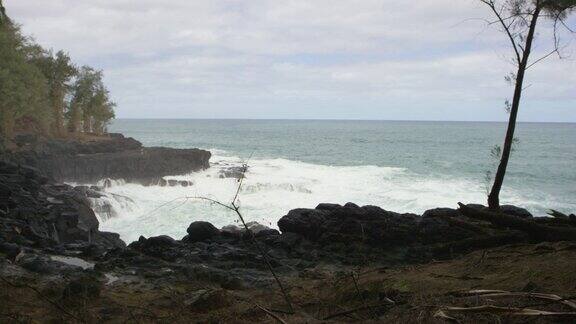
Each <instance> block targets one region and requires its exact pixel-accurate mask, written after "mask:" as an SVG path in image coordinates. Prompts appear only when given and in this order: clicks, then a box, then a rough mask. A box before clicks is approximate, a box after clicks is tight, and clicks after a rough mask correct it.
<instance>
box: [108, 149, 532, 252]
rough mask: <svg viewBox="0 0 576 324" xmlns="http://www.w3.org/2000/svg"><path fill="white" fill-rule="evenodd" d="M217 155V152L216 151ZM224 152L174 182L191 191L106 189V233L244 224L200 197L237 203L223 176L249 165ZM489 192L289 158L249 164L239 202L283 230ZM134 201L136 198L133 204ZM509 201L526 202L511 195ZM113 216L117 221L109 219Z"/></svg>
mask: <svg viewBox="0 0 576 324" xmlns="http://www.w3.org/2000/svg"><path fill="white" fill-rule="evenodd" d="M213 153H214V152H213ZM223 154H225V152H222V151H219V152H218V154H215V155H214V156H213V158H212V163H213V166H212V168H210V169H208V170H206V171H202V172H197V173H192V174H188V175H181V176H172V177H166V179H177V180H190V181H192V182H193V183H194V185H193V186H190V187H181V186H175V187H161V186H149V187H145V186H141V185H137V184H130V183H122V182H116V183H114V185H113V186H112V187H110V188H106V189H105V190H106V192H107V193H109V195H108V196H107V197H106V198H105V200H106V204H108V205H110V206H111V207H112V212H111V213H110V215H108V216H107V217H105V215H100V219H101V229H102V230H107V231H113V232H117V233H120V235H121V237H122V239H124V240H126V241H128V242H130V241H133V240H136V239H138V237H139V236H140V235H144V236H154V235H161V234H165V235H170V236H173V237H175V238H181V237H183V236H184V235H185V234H186V228H187V226H188V225H189V224H190V223H191V222H192V221H196V220H205V221H209V222H211V223H213V224H214V225H216V226H218V227H221V226H225V225H229V224H233V223H235V222H237V220H236V217H235V215H234V214H233V213H232V212H230V211H229V210H226V209H224V208H222V207H221V206H217V205H215V204H213V203H210V202H207V201H205V200H201V199H199V198H198V197H207V198H210V199H216V200H219V201H221V202H223V203H229V202H230V201H231V199H232V197H234V194H235V191H236V188H237V184H238V182H237V180H236V179H232V178H225V179H222V178H220V177H219V171H220V170H221V169H222V168H223V167H226V166H230V165H241V164H242V161H241V160H240V159H239V158H237V157H233V156H226V155H223ZM485 196H486V194H485V187H484V184H483V183H482V182H481V181H478V182H475V181H470V180H466V179H457V178H449V177H441V176H436V177H434V176H427V177H424V176H421V175H417V174H413V173H411V172H410V171H408V170H405V169H402V168H389V167H377V166H326V165H317V164H310V163H304V162H298V161H291V160H286V159H253V160H251V161H250V162H249V170H248V172H247V173H246V179H245V181H244V184H243V187H242V190H241V192H240V196H239V202H240V205H241V210H242V212H243V214H244V216H245V218H246V219H247V220H248V221H257V222H260V223H261V224H265V225H267V226H271V227H276V222H277V221H278V219H280V218H281V217H282V216H283V215H285V214H286V213H287V212H288V211H289V210H290V209H293V208H313V207H315V206H316V205H317V204H318V203H321V202H332V203H340V204H343V203H346V202H349V201H351V202H354V203H356V204H359V205H367V204H370V205H377V206H381V207H383V208H385V209H388V210H392V211H397V212H413V213H421V212H423V211H425V210H427V209H430V208H435V207H440V206H445V207H455V206H456V203H457V202H458V201H465V202H478V203H483V202H484V200H485ZM125 197H129V198H130V199H132V200H133V202H131V201H130V200H128V199H126V198H125ZM505 198H506V200H507V201H510V202H517V201H522V202H523V203H526V201H525V199H523V198H522V197H521V196H520V195H517V194H515V193H507V194H506V197H505ZM109 216H111V217H109Z"/></svg>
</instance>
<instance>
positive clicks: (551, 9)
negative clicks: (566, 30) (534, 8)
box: [540, 0, 576, 18]
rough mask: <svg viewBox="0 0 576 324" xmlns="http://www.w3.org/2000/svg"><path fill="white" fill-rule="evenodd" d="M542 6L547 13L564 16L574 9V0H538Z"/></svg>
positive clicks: (575, 5)
mask: <svg viewBox="0 0 576 324" xmlns="http://www.w3.org/2000/svg"><path fill="white" fill-rule="evenodd" d="M540 2H541V5H542V8H544V11H546V12H547V13H549V14H551V15H553V16H555V17H559V18H565V17H566V16H567V15H568V14H570V13H571V12H573V11H574V10H575V9H576V0H540Z"/></svg>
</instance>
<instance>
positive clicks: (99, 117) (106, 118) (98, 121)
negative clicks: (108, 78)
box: [91, 84, 116, 135]
mask: <svg viewBox="0 0 576 324" xmlns="http://www.w3.org/2000/svg"><path fill="white" fill-rule="evenodd" d="M91 106H92V116H91V130H92V131H93V132H95V133H96V134H99V135H100V134H103V133H105V132H106V126H108V123H109V122H110V120H112V119H114V117H115V114H114V108H115V107H116V104H115V103H114V102H112V101H111V100H110V94H109V92H108V90H106V88H105V87H104V85H103V84H101V87H99V89H97V90H96V93H95V94H94V97H93V98H92V105H91Z"/></svg>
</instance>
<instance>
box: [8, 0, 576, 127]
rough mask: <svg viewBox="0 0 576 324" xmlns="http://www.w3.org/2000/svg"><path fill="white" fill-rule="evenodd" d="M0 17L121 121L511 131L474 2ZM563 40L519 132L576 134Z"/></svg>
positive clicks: (529, 94)
mask: <svg viewBox="0 0 576 324" xmlns="http://www.w3.org/2000/svg"><path fill="white" fill-rule="evenodd" d="M4 5H5V6H6V8H7V12H8V14H9V15H10V16H11V17H12V18H13V19H15V20H17V21H18V22H19V23H21V24H23V27H24V28H23V29H24V31H25V33H27V34H31V35H33V36H34V37H35V38H36V40H37V41H38V42H39V43H41V44H42V45H44V46H45V47H52V48H55V49H66V50H67V51H68V52H69V53H70V55H71V56H72V57H73V59H74V60H75V61H76V62H78V63H79V64H88V65H91V66H94V67H96V68H99V69H103V70H104V72H105V76H106V83H107V84H108V86H109V88H110V90H111V91H112V94H113V98H114V100H115V101H116V102H117V103H118V108H117V115H118V117H121V118H313V119H314V118H325V119H400V120H505V119H506V118H507V115H506V113H505V110H504V101H505V100H506V99H507V98H508V97H509V96H510V94H511V91H512V88H511V87H509V86H508V85H507V84H506V82H505V81H504V75H506V74H507V73H509V72H510V71H512V70H513V68H514V67H513V65H512V64H511V63H510V61H509V59H508V58H509V57H510V55H509V54H510V51H509V48H508V44H507V43H506V39H505V38H503V35H501V34H499V33H498V31H497V30H496V29H493V28H487V27H486V26H485V24H484V23H482V22H481V21H480V20H474V19H468V18H484V17H489V12H488V11H487V9H486V8H484V7H483V6H481V5H479V4H478V1H477V0H433V1H432V0H413V1H393V0H282V1H278V0H249V1H247V0H162V1H158V0H50V1H46V0H4ZM570 23H571V24H572V25H576V24H574V21H571V22H570ZM542 27H543V28H542V32H541V35H540V36H541V37H540V40H544V39H545V38H546V37H545V36H546V33H547V29H546V28H547V26H546V25H545V24H543V25H542ZM564 40H565V41H566V42H569V41H571V43H572V44H571V46H570V47H569V48H568V49H566V50H565V54H567V55H572V58H569V59H565V60H557V59H551V60H548V61H546V62H545V63H542V64H539V65H538V66H535V67H534V68H532V69H531V70H530V73H529V74H528V81H527V82H528V84H529V85H531V86H530V87H529V88H528V89H527V90H526V95H525V97H524V98H525V101H524V105H523V106H522V111H521V114H520V118H521V120H524V121H571V122H576V38H574V36H571V37H566V38H564ZM546 45H548V44H547V43H546V42H544V41H541V42H539V43H538V44H537V48H536V52H537V53H536V55H538V54H542V53H544V52H546V50H547V47H546Z"/></svg>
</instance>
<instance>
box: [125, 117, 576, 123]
mask: <svg viewBox="0 0 576 324" xmlns="http://www.w3.org/2000/svg"><path fill="white" fill-rule="evenodd" d="M114 120H246V121H366V122H369V121H382V122H452V123H502V124H506V123H508V121H502V120H440V119H344V118H165V117H142V118H134V117H122V118H115V119H114ZM517 123H518V124H576V121H517Z"/></svg>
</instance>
